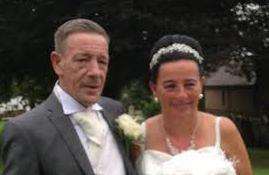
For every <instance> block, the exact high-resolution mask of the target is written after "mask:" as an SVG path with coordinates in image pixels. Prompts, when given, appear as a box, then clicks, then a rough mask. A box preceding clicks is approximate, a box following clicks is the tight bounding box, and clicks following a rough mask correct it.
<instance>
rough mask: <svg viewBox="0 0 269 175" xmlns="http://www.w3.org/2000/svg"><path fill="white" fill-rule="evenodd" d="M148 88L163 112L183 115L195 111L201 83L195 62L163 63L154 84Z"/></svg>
mask: <svg viewBox="0 0 269 175" xmlns="http://www.w3.org/2000/svg"><path fill="white" fill-rule="evenodd" d="M150 86H151V90H152V91H153V93H154V94H155V96H156V97H157V98H158V99H159V101H160V103H161V107H162V111H163V112H175V114H178V115H181V114H182V115H184V114H188V113H190V112H193V111H194V110H197V107H198V102H199V94H200V93H201V92H202V82H201V78H200V74H199V68H198V65H197V63H196V62H194V61H192V60H184V59H183V60H178V61H172V62H167V63H163V64H162V65H161V66H160V68H159V73H158V76H157V80H156V84H151V85H150Z"/></svg>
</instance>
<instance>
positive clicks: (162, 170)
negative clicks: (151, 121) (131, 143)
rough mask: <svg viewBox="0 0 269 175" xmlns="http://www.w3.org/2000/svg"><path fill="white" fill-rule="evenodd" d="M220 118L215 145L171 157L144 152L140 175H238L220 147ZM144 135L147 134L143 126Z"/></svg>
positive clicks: (216, 129) (140, 163)
mask: <svg viewBox="0 0 269 175" xmlns="http://www.w3.org/2000/svg"><path fill="white" fill-rule="evenodd" d="M219 123H220V118H219V117H218V118H217V119H216V124H215V132H216V141H215V145H213V146H208V147H203V148H200V149H197V150H187V151H183V152H181V153H179V154H177V155H174V156H172V155H170V154H167V153H165V152H160V151H157V150H152V149H148V150H144V151H143V152H142V153H141V155H140V157H139V158H138V160H137V168H138V172H139V174H140V175H236V173H235V169H234V167H233V162H232V161H230V160H228V159H227V158H226V156H225V154H224V152H223V151H222V149H221V147H220V141H221V138H220V127H219ZM143 128H144V135H145V132H146V127H145V124H144V125H143Z"/></svg>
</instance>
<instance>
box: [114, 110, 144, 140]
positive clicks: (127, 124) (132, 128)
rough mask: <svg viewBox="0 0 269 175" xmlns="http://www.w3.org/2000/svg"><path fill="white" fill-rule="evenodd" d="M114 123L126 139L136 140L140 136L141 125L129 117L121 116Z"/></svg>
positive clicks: (126, 115)
mask: <svg viewBox="0 0 269 175" xmlns="http://www.w3.org/2000/svg"><path fill="white" fill-rule="evenodd" d="M116 122H117V123H118V126H119V128H120V129H121V130H122V131H123V133H124V135H125V136H126V137H128V138H130V139H132V140H138V139H139V138H140V137H141V136H142V129H141V125H140V124H139V123H137V122H136V120H135V119H134V118H133V117H131V116H130V115H128V114H122V115H120V116H119V117H118V118H117V119H116Z"/></svg>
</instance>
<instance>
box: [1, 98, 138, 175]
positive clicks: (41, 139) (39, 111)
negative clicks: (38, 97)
mask: <svg viewBox="0 0 269 175" xmlns="http://www.w3.org/2000/svg"><path fill="white" fill-rule="evenodd" d="M98 103H99V104H100V105H101V106H102V107H103V109H104V110H103V116H104V118H105V120H106V121H107V123H108V125H109V127H110V129H111V131H112V133H113V136H114V138H115V140H116V142H117V143H118V148H119V150H120V153H121V155H122V157H123V160H124V165H125V171H126V174H127V175H135V174H136V172H135V171H134V169H133V167H132V164H131V162H130V161H129V158H128V156H127V154H126V152H125V150H124V148H123V146H122V144H121V143H122V140H121V139H122V138H120V137H119V136H118V135H117V132H115V131H116V129H117V128H115V125H114V118H115V117H117V116H119V115H120V114H122V113H123V108H122V106H121V104H120V103H119V102H116V101H114V100H112V99H109V98H106V97H102V98H101V100H100V101H99V102H98ZM2 158H3V162H4V167H5V168H4V175H94V173H93V170H92V167H91V165H90V162H89V160H88V158H87V155H86V153H85V152H84V149H83V146H82V144H81V142H80V140H79V137H78V135H77V133H76V131H75V129H74V127H73V125H72V123H71V121H70V119H69V117H68V116H66V115H64V114H63V111H62V106H61V104H60V103H59V102H58V100H57V98H56V96H55V95H54V94H53V93H52V94H51V95H50V96H49V97H48V99H47V100H46V101H45V102H43V103H42V104H41V105H39V106H37V107H36V108H34V109H33V110H32V111H30V112H27V113H24V114H22V115H21V116H18V117H15V118H13V119H11V120H10V121H9V122H7V124H6V126H5V129H4V134H3V148H2ZM108 159H109V157H108ZM112 161H113V160H112ZM115 163H117V162H115Z"/></svg>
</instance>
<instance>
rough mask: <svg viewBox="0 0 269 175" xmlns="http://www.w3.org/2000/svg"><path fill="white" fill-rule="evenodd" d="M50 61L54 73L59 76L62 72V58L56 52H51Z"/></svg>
mask: <svg viewBox="0 0 269 175" xmlns="http://www.w3.org/2000/svg"><path fill="white" fill-rule="evenodd" d="M50 61H51V64H52V67H53V70H54V72H55V73H56V74H57V75H58V76H60V75H62V72H63V60H62V57H61V56H60V55H59V54H58V53H57V52H56V51H52V52H51V54H50Z"/></svg>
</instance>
